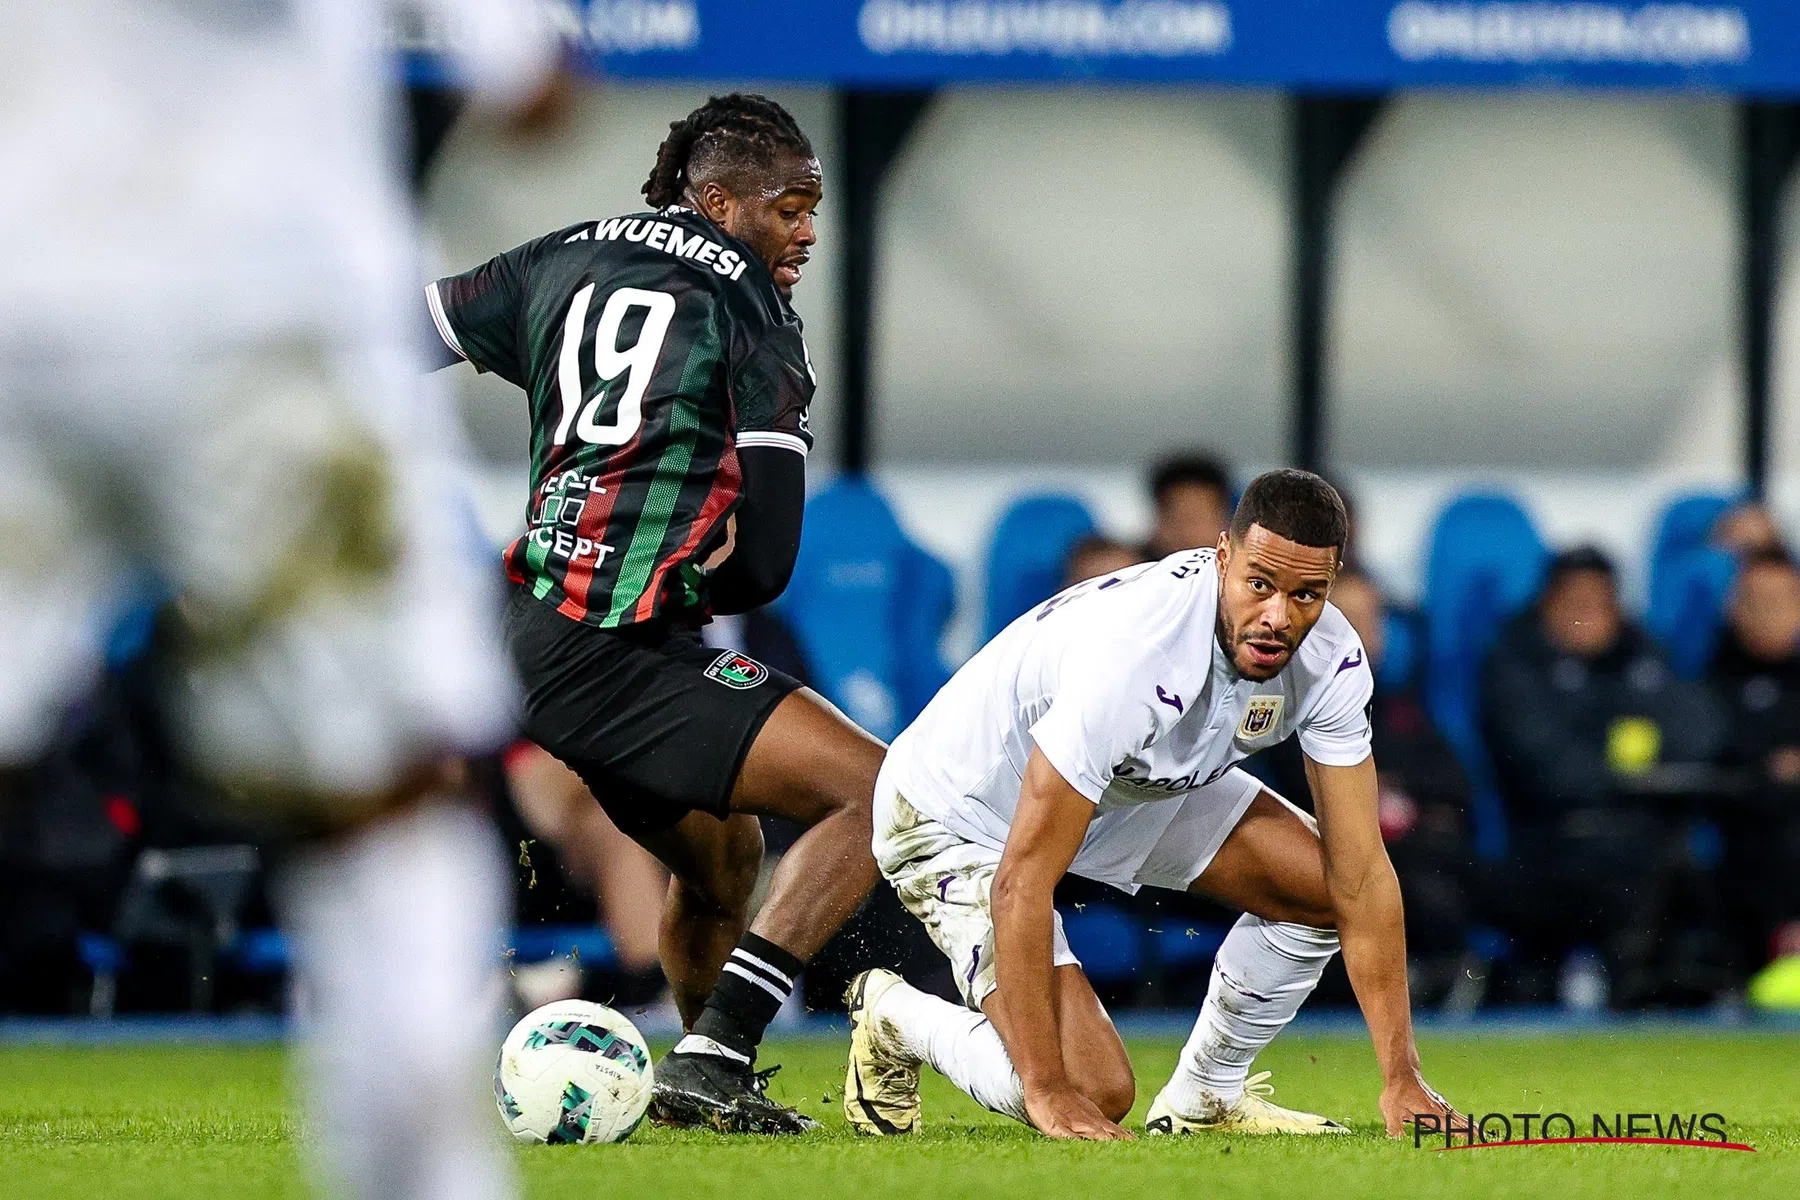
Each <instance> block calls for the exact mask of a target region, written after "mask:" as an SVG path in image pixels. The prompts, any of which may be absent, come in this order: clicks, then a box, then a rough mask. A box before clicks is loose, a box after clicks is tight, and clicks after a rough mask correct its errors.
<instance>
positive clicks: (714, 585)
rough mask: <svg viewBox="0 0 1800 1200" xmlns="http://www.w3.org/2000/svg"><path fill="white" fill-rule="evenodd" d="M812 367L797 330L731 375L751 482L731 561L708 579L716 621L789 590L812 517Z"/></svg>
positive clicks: (742, 461)
mask: <svg viewBox="0 0 1800 1200" xmlns="http://www.w3.org/2000/svg"><path fill="white" fill-rule="evenodd" d="M814 386H815V385H814V382H813V371H812V364H811V361H810V360H809V358H808V356H807V352H806V341H805V339H804V338H803V337H801V335H800V326H799V325H798V323H794V322H789V323H786V324H782V325H778V326H776V327H775V328H773V329H772V330H769V331H768V332H766V333H764V334H763V335H762V336H761V339H760V340H759V341H757V342H756V343H755V344H754V345H752V346H751V347H750V348H749V349H748V351H747V352H745V353H744V355H743V357H742V359H741V360H739V361H738V363H737V365H736V366H735V367H734V368H733V370H732V373H731V407H732V422H733V427H734V428H733V439H734V441H735V442H736V445H737V455H738V464H739V465H740V466H741V467H742V469H743V473H744V481H743V485H742V493H741V496H740V498H739V500H738V507H737V511H736V513H735V514H734V516H733V519H734V521H735V524H736V529H735V530H734V532H733V535H732V541H733V545H732V550H731V555H730V557H729V558H727V559H726V560H725V561H724V562H723V563H721V564H720V565H719V566H718V568H717V569H716V570H714V571H713V572H712V574H711V575H710V576H709V577H708V581H707V593H708V596H709V598H710V600H711V604H712V610H713V611H714V612H716V613H724V614H729V613H740V612H748V611H750V610H751V609H753V608H757V607H759V606H761V605H764V604H767V603H769V602H770V601H772V600H774V599H775V598H776V597H777V596H779V595H781V593H782V592H783V590H785V589H786V588H787V584H788V579H789V577H790V576H792V575H793V573H794V560H795V559H796V558H797V557H798V556H799V554H800V525H801V518H802V516H803V515H804V513H805V509H806V456H807V454H808V452H809V451H811V450H812V432H811V430H810V429H809V428H808V422H807V409H808V407H809V406H810V405H811V403H812V396H813V389H814Z"/></svg>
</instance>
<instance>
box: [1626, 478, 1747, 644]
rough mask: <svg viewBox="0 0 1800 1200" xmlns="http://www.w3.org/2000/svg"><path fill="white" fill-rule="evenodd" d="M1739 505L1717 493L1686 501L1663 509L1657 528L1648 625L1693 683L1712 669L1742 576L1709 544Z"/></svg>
mask: <svg viewBox="0 0 1800 1200" xmlns="http://www.w3.org/2000/svg"><path fill="white" fill-rule="evenodd" d="M1734 503H1736V502H1735V501H1734V500H1733V499H1731V498H1730V497H1728V496H1723V495H1717V494H1712V493H1699V494H1695V495H1691V496H1683V497H1681V498H1680V499H1677V500H1675V501H1674V502H1673V503H1671V504H1670V505H1669V507H1668V508H1666V509H1664V510H1663V515H1662V519H1661V520H1660V521H1659V522H1658V523H1657V529H1656V543H1655V545H1654V546H1653V547H1652V548H1651V551H1650V607H1649V611H1648V612H1647V613H1646V614H1645V622H1644V623H1645V625H1646V626H1647V627H1648V628H1649V630H1650V633H1651V635H1652V636H1653V637H1655V638H1656V639H1657V640H1658V641H1659V642H1661V643H1662V644H1663V646H1664V647H1665V648H1666V649H1667V650H1668V652H1669V659H1670V661H1671V662H1672V663H1673V664H1674V667H1675V670H1676V671H1677V672H1678V673H1680V674H1682V675H1684V676H1686V677H1688V678H1690V679H1692V678H1695V677H1697V676H1698V675H1699V674H1700V673H1701V672H1702V671H1704V670H1705V669H1706V662H1707V659H1709V658H1710V657H1711V656H1712V648H1713V642H1714V640H1715V639H1716V638H1717V636H1718V632H1719V621H1720V617H1721V615H1722V613H1723V612H1724V608H1725V598H1726V596H1727V595H1728V594H1729V593H1730V591H1731V585H1732V581H1733V579H1734V578H1735V577H1736V575H1737V562H1736V560H1735V559H1733V557H1732V556H1731V555H1730V554H1727V553H1726V552H1724V551H1722V550H1715V549H1713V548H1712V547H1711V546H1710V545H1708V544H1707V538H1708V535H1709V534H1711V532H1712V528H1713V526H1714V525H1716V524H1717V523H1718V520H1719V518H1720V517H1721V516H1723V515H1724V514H1725V513H1726V512H1728V511H1729V510H1730V509H1731V507H1732V505H1733V504H1734Z"/></svg>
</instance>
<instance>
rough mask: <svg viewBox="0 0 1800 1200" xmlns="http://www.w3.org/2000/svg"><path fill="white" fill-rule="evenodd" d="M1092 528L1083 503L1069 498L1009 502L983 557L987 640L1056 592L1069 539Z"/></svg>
mask: <svg viewBox="0 0 1800 1200" xmlns="http://www.w3.org/2000/svg"><path fill="white" fill-rule="evenodd" d="M1092 532H1094V517H1093V514H1092V513H1090V512H1089V511H1088V508H1087V505H1085V504H1083V503H1082V502H1081V501H1079V500H1077V499H1076V498H1075V497H1073V496H1062V495H1039V496H1025V497H1022V498H1021V499H1018V500H1015V501H1014V502H1013V503H1012V505H1011V506H1010V507H1008V508H1007V510H1006V512H1005V513H1003V514H1001V517H1000V523H999V524H998V525H996V526H995V527H994V539H993V541H992V542H991V543H990V544H989V546H988V556H987V613H986V619H985V620H984V622H983V624H982V636H983V637H984V638H991V637H993V636H994V635H995V634H996V633H999V632H1000V631H1001V630H1002V629H1005V628H1006V626H1007V625H1008V624H1009V623H1011V621H1012V620H1013V618H1014V617H1017V616H1018V615H1019V614H1020V613H1022V612H1025V611H1026V610H1027V609H1029V608H1030V607H1031V606H1032V605H1034V604H1037V603H1038V602H1040V601H1043V600H1048V599H1049V598H1050V597H1052V596H1054V595H1056V593H1057V592H1060V591H1061V590H1062V578H1063V562H1064V560H1066V559H1067V558H1068V557H1069V551H1070V549H1071V548H1073V547H1074V545H1075V543H1076V542H1078V541H1080V540H1081V539H1082V538H1084V537H1086V536H1087V535H1088V534H1090V533H1092Z"/></svg>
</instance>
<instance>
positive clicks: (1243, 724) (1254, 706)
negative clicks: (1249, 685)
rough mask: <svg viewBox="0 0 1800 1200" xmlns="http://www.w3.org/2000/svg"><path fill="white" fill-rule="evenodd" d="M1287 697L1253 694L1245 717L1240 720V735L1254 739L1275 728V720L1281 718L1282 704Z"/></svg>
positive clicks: (1245, 711) (1245, 710) (1246, 739)
mask: <svg viewBox="0 0 1800 1200" xmlns="http://www.w3.org/2000/svg"><path fill="white" fill-rule="evenodd" d="M1285 699H1286V697H1283V696H1252V697H1250V706H1249V707H1248V708H1246V709H1244V719H1243V720H1242V721H1239V722H1238V736H1239V737H1241V738H1243V739H1244V740H1245V741H1253V740H1255V739H1256V738H1259V737H1261V736H1262V735H1263V734H1265V733H1268V732H1270V731H1272V730H1273V729H1274V728H1275V722H1277V721H1279V720H1280V719H1281V705H1282V702H1283V701H1284V700H1285Z"/></svg>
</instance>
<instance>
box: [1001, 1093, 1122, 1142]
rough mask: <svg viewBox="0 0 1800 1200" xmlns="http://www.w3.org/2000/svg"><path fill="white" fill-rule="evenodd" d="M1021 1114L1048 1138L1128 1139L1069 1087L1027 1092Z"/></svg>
mask: <svg viewBox="0 0 1800 1200" xmlns="http://www.w3.org/2000/svg"><path fill="white" fill-rule="evenodd" d="M1025 1115H1026V1116H1027V1117H1029V1118H1031V1123H1032V1125H1034V1126H1036V1127H1037V1131H1038V1132H1039V1133H1041V1134H1043V1135H1044V1136H1045V1137H1049V1138H1059V1139H1073V1140H1077V1141H1086V1142H1128V1141H1130V1140H1131V1138H1132V1135H1131V1134H1130V1133H1129V1132H1128V1131H1126V1130H1125V1129H1122V1128H1120V1127H1119V1126H1117V1125H1115V1124H1113V1123H1112V1122H1111V1121H1109V1120H1107V1119H1106V1115H1105V1114H1104V1113H1102V1112H1101V1111H1100V1110H1099V1109H1098V1108H1096V1107H1095V1106H1094V1102H1093V1101H1092V1100H1089V1099H1088V1098H1087V1097H1086V1096H1084V1095H1082V1094H1081V1093H1080V1092H1078V1091H1075V1090H1074V1089H1073V1088H1067V1089H1061V1090H1058V1091H1053V1092H1037V1093H1033V1092H1030V1091H1027V1092H1026V1093H1025Z"/></svg>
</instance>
